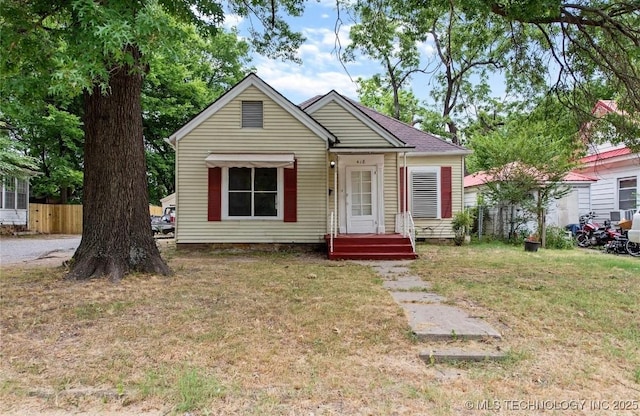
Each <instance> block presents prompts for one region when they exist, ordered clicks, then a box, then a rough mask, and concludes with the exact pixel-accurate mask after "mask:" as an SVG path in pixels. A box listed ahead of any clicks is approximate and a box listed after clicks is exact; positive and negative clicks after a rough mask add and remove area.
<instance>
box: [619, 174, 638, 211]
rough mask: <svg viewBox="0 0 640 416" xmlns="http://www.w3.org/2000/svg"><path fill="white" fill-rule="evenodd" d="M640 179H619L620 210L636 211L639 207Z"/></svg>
mask: <svg viewBox="0 0 640 416" xmlns="http://www.w3.org/2000/svg"><path fill="white" fill-rule="evenodd" d="M637 193H638V178H622V179H618V208H619V209H635V208H636V206H637V203H638V202H637Z"/></svg>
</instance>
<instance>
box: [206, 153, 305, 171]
mask: <svg viewBox="0 0 640 416" xmlns="http://www.w3.org/2000/svg"><path fill="white" fill-rule="evenodd" d="M294 162H295V155H294V154H293V153H280V154H272V153H211V154H210V155H209V156H207V157H206V158H205V163H206V164H207V166H208V167H210V168H222V167H233V168H293V165H294Z"/></svg>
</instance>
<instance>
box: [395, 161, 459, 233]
mask: <svg viewBox="0 0 640 416" xmlns="http://www.w3.org/2000/svg"><path fill="white" fill-rule="evenodd" d="M409 155H410V154H409ZM401 163H402V162H401ZM407 166H408V167H435V168H441V167H442V166H451V183H452V189H451V194H452V207H453V214H455V213H456V212H458V211H460V210H461V209H462V208H463V195H464V189H463V182H462V178H463V157H462V156H410V157H407ZM440 197H441V196H439V198H440ZM451 221H452V219H451V218H442V219H418V218H414V222H415V225H416V231H417V237H418V238H426V239H432V238H435V239H439V238H453V236H454V235H453V230H452V229H451Z"/></svg>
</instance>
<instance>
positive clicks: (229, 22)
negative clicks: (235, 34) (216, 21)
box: [222, 13, 245, 30]
mask: <svg viewBox="0 0 640 416" xmlns="http://www.w3.org/2000/svg"><path fill="white" fill-rule="evenodd" d="M244 20H245V19H244V17H242V16H240V15H239V14H234V13H226V14H225V15H224V22H223V23H222V26H224V28H225V29H227V30H231V29H233V28H236V27H239V26H240V24H242V22H244Z"/></svg>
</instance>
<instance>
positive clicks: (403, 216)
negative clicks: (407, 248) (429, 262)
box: [396, 211, 416, 252]
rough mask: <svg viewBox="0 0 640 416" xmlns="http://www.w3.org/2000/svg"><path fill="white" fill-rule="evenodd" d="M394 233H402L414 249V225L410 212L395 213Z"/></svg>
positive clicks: (414, 249)
mask: <svg viewBox="0 0 640 416" xmlns="http://www.w3.org/2000/svg"><path fill="white" fill-rule="evenodd" d="M396 233H402V236H403V237H409V240H410V241H411V247H413V251H414V252H415V251H416V225H415V223H414V222H413V216H412V215H411V212H409V211H406V212H399V213H397V214H396Z"/></svg>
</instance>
